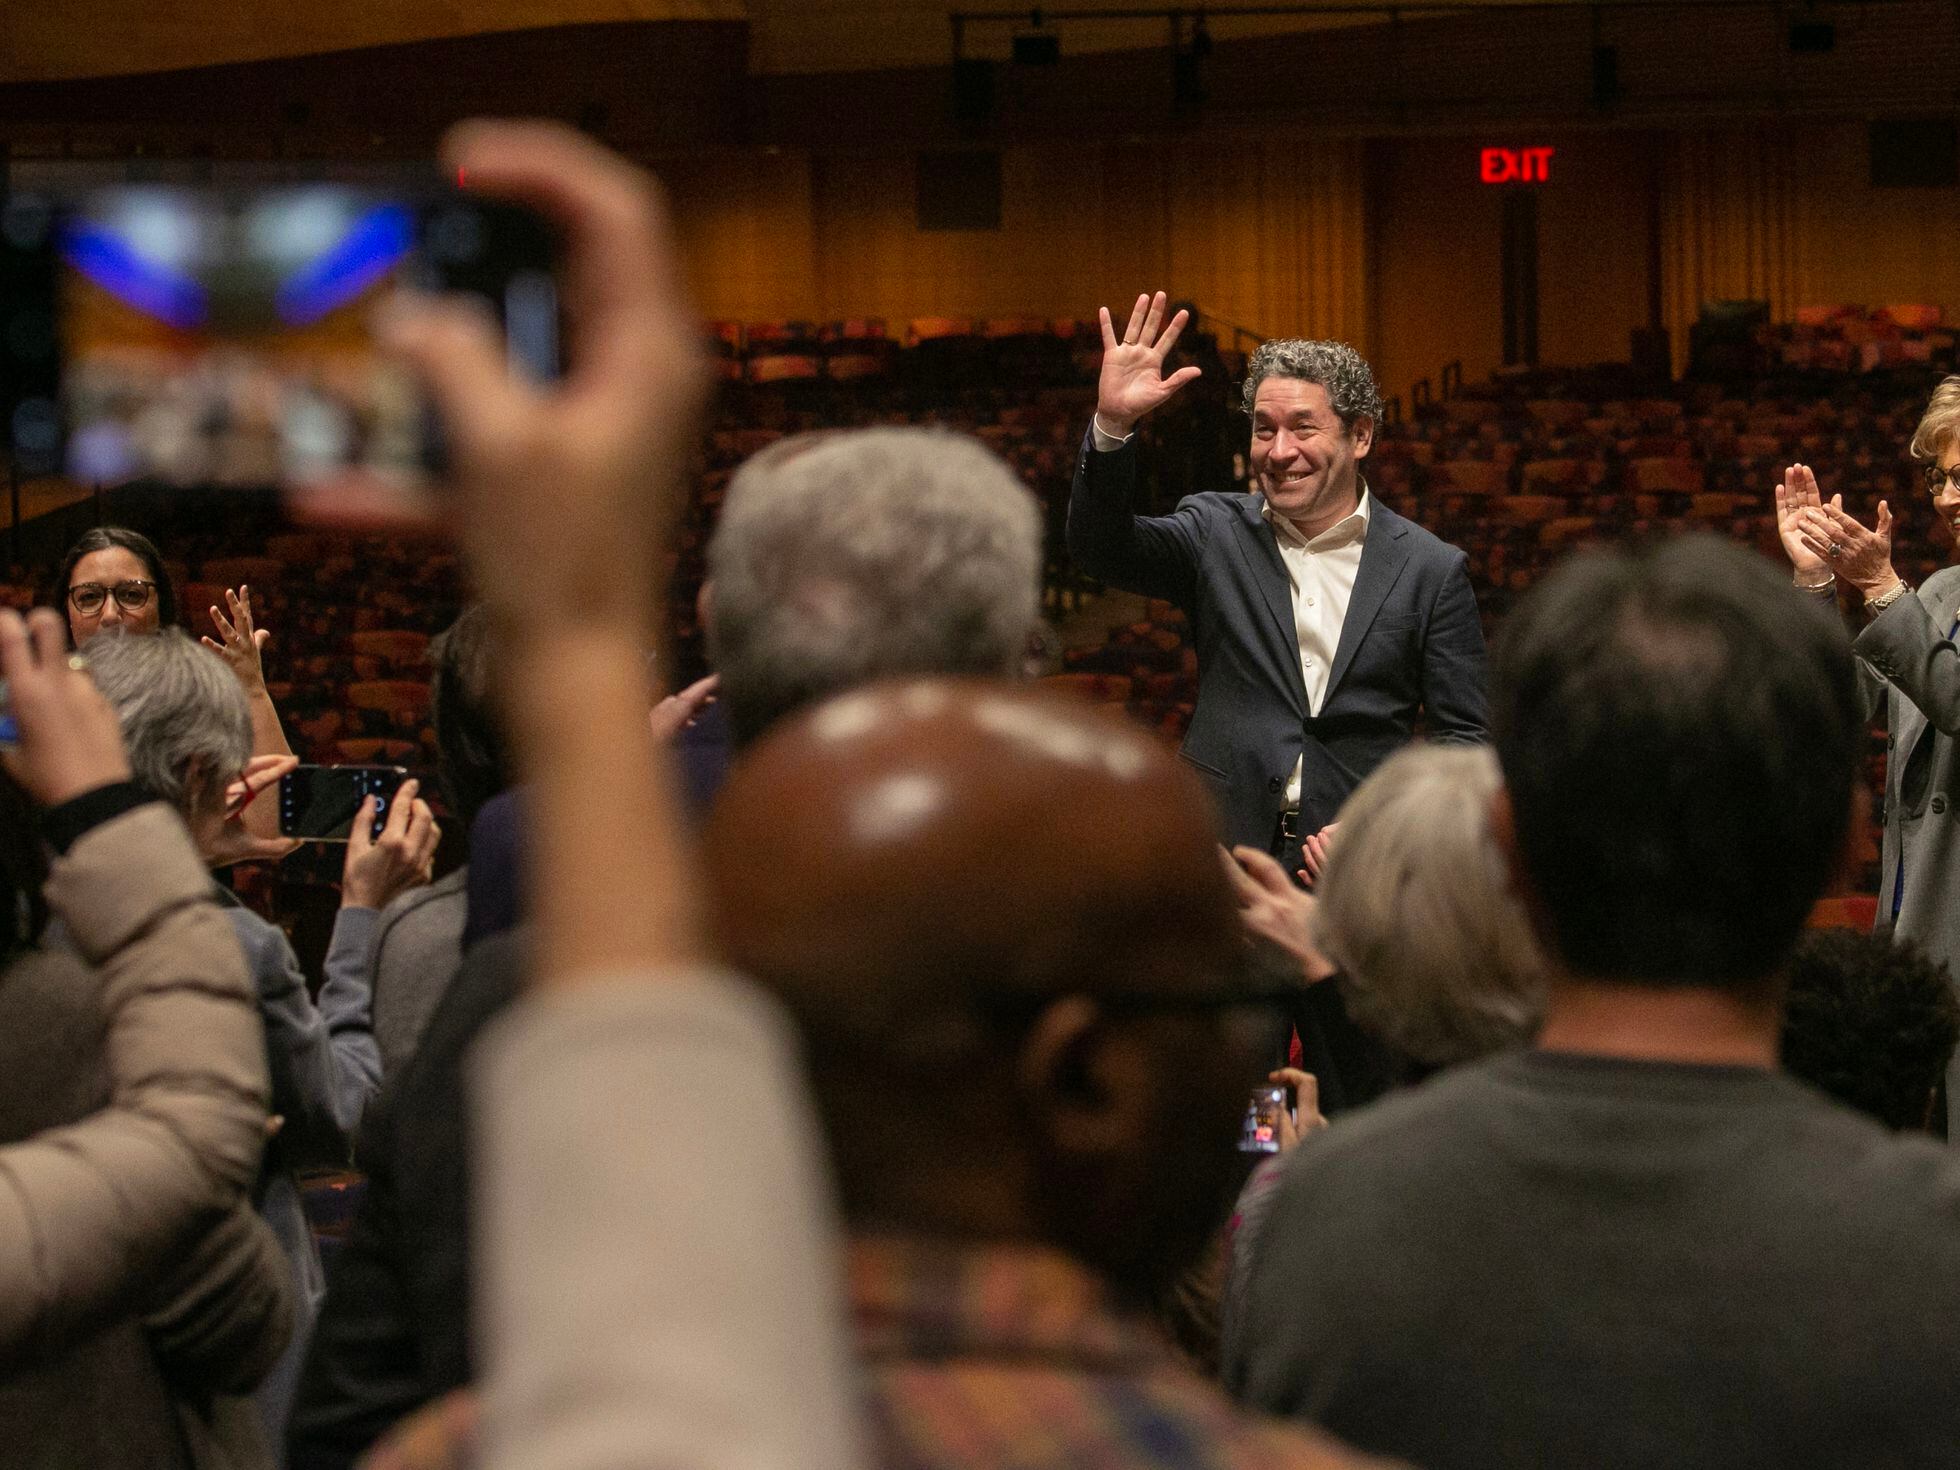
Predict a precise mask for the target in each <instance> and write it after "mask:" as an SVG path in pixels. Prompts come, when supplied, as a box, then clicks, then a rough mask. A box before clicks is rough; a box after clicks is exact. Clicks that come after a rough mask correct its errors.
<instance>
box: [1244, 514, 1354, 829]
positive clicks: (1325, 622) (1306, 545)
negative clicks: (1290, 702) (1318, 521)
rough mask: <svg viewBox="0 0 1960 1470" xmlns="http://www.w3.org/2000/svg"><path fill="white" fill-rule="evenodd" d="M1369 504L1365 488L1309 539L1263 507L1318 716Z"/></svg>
mask: <svg viewBox="0 0 1960 1470" xmlns="http://www.w3.org/2000/svg"><path fill="white" fill-rule="evenodd" d="M1372 513H1373V504H1372V502H1371V501H1370V499H1369V496H1368V487H1367V486H1366V485H1365V484H1364V485H1363V486H1362V487H1361V499H1360V500H1359V501H1358V502H1357V503H1356V505H1355V507H1354V509H1353V510H1352V511H1351V512H1350V513H1349V514H1347V515H1345V516H1343V517H1342V518H1341V519H1340V520H1338V521H1336V522H1335V523H1334V524H1333V525H1331V526H1329V527H1328V528H1327V529H1326V530H1324V531H1322V532H1321V533H1320V534H1319V535H1318V536H1315V537H1313V538H1312V539H1311V540H1309V539H1308V538H1307V537H1305V536H1302V535H1301V534H1300V532H1299V531H1298V530H1297V529H1296V528H1295V527H1294V525H1293V523H1292V522H1291V521H1289V520H1287V519H1286V518H1285V517H1284V516H1281V515H1276V514H1275V513H1274V511H1273V508H1272V506H1270V505H1268V506H1267V507H1266V508H1265V516H1266V523H1267V524H1268V525H1270V526H1271V527H1272V528H1273V537H1274V539H1275V540H1276V541H1278V542H1279V559H1280V560H1281V561H1282V562H1284V563H1285V564H1286V582H1287V586H1288V587H1289V588H1290V589H1291V591H1292V594H1293V631H1294V633H1295V634H1296V635H1297V637H1298V638H1299V642H1300V678H1301V680H1302V682H1303V683H1304V684H1305V685H1306V690H1307V713H1308V714H1310V715H1317V714H1319V713H1320V707H1321V705H1323V704H1324V703H1326V700H1327V681H1328V678H1329V677H1330V676H1331V675H1332V673H1333V671H1334V654H1335V653H1336V651H1337V650H1339V648H1340V646H1341V625H1342V624H1343V623H1345V622H1346V621H1347V610H1348V601H1349V599H1350V598H1352V597H1353V596H1354V579H1355V576H1356V574H1357V573H1359V572H1360V570H1361V547H1362V543H1363V542H1365V541H1366V540H1367V539H1368V519H1369V516H1370V515H1371V514H1372ZM1304 764H1305V757H1304V756H1303V757H1302V758H1301V759H1300V760H1297V761H1295V762H1294V763H1293V774H1292V775H1291V776H1289V777H1288V778H1287V781H1286V805H1287V807H1288V808H1289V809H1291V810H1293V811H1298V810H1299V809H1300V773H1301V768H1302V766H1303V765H1304Z"/></svg>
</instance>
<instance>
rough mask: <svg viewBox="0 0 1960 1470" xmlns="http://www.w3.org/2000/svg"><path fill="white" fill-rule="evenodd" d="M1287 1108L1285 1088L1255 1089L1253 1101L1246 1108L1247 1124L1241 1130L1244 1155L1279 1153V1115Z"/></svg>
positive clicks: (1241, 1147)
mask: <svg viewBox="0 0 1960 1470" xmlns="http://www.w3.org/2000/svg"><path fill="white" fill-rule="evenodd" d="M1285 1107H1286V1089H1285V1088H1284V1087H1255V1088H1254V1089H1253V1090H1252V1101H1251V1102H1249V1103H1247V1104H1246V1107H1245V1124H1244V1126H1243V1127H1242V1128H1241V1129H1240V1130H1239V1152H1240V1153H1242V1154H1276V1153H1278V1152H1279V1115H1280V1113H1281V1112H1282V1111H1283V1110H1284V1109H1285Z"/></svg>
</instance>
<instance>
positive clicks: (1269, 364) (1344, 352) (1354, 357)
mask: <svg viewBox="0 0 1960 1470" xmlns="http://www.w3.org/2000/svg"><path fill="white" fill-rule="evenodd" d="M1268 378H1297V379H1299V381H1301V382H1303V383H1318V384H1320V386H1321V387H1323V388H1325V389H1326V390H1327V397H1328V398H1329V400H1331V401H1332V403H1333V405H1334V412H1335V413H1337V414H1339V415H1340V416H1341V422H1342V423H1343V424H1345V425H1346V426H1347V427H1348V428H1350V429H1352V428H1353V427H1354V421H1355V420H1356V419H1362V418H1365V419H1367V420H1369V421H1370V422H1372V423H1380V422H1381V417H1382V395H1381V389H1379V388H1378V387H1376V386H1375V374H1374V370H1373V369H1371V368H1370V367H1369V366H1368V362H1367V359H1365V358H1364V357H1362V355H1361V354H1360V353H1358V352H1356V351H1355V350H1354V349H1353V348H1352V347H1350V346H1348V345H1347V343H1345V342H1312V341H1308V340H1307V339H1306V338H1304V337H1274V338H1273V339H1272V340H1271V341H1268V342H1261V343H1260V344H1259V347H1258V350H1257V351H1255V352H1254V353H1253V354H1252V360H1251V361H1250V362H1248V363H1247V364H1246V367H1245V411H1246V412H1247V413H1251V412H1252V400H1253V398H1254V397H1255V396H1256V395H1257V394H1258V392H1259V385H1260V384H1261V383H1263V382H1265V381H1266V379H1268Z"/></svg>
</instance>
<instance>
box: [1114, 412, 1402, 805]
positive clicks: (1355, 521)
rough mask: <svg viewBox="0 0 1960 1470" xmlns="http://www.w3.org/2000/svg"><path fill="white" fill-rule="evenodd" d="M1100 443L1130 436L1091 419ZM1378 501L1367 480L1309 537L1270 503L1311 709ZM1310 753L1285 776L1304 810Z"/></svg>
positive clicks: (1289, 800) (1317, 703)
mask: <svg viewBox="0 0 1960 1470" xmlns="http://www.w3.org/2000/svg"><path fill="white" fill-rule="evenodd" d="M1090 433H1091V435H1092V437H1093V438H1094V441H1095V445H1096V448H1097V449H1099V450H1101V451H1103V452H1104V453H1108V452H1109V451H1110V450H1112V449H1120V448H1122V447H1123V445H1124V444H1126V443H1127V442H1129V441H1128V437H1125V438H1123V439H1119V438H1117V437H1116V436H1115V435H1114V434H1110V433H1106V432H1104V430H1103V426H1102V424H1101V423H1100V422H1098V421H1096V420H1094V419H1092V420H1091V421H1090ZM1373 513H1374V506H1373V503H1372V501H1371V500H1370V498H1369V495H1368V485H1367V482H1366V481H1363V482H1362V486H1361V498H1360V500H1359V501H1358V502H1357V503H1356V505H1355V507H1354V510H1353V511H1352V512H1350V513H1349V514H1348V515H1346V516H1344V517H1342V518H1341V519H1340V520H1338V521H1336V522H1335V523H1334V524H1333V525H1331V526H1329V527H1328V528H1327V529H1326V530H1324V531H1322V532H1321V533H1320V534H1319V535H1318V536H1315V537H1313V538H1312V539H1311V540H1309V539H1308V538H1307V537H1304V536H1302V535H1301V534H1300V533H1299V531H1297V530H1296V529H1294V526H1293V523H1292V522H1291V521H1289V520H1287V519H1286V518H1285V517H1283V516H1279V515H1275V514H1274V513H1273V508H1272V506H1270V505H1268V506H1266V508H1265V516H1266V522H1267V524H1268V525H1270V526H1271V527H1272V528H1273V537H1274V539H1275V540H1276V541H1278V543H1279V558H1280V560H1281V561H1282V562H1284V563H1285V564H1286V581H1287V585H1288V587H1289V588H1290V589H1291V591H1292V596H1293V632H1294V634H1295V636H1296V637H1297V638H1298V639H1299V643H1300V678H1301V679H1302V681H1303V682H1304V683H1305V684H1306V690H1307V713H1308V714H1310V715H1317V714H1319V713H1320V707H1321V705H1322V704H1323V703H1325V701H1326V699H1327V681H1328V679H1329V677H1330V676H1331V675H1332V674H1333V672H1334V654H1335V653H1336V651H1337V650H1339V648H1340V646H1341V625H1342V624H1343V623H1345V622H1346V621H1347V610H1348V601H1349V599H1351V598H1352V597H1353V596H1354V579H1355V577H1356V575H1358V574H1359V572H1360V571H1361V548H1362V544H1363V543H1364V542H1366V541H1367V539H1368V520H1369V517H1370V516H1371V515H1373ZM1305 761H1306V758H1305V757H1304V756H1302V757H1301V758H1300V759H1299V760H1297V761H1295V762H1294V763H1293V774H1292V775H1291V776H1289V777H1288V778H1287V781H1286V805H1287V808H1288V809H1289V810H1291V811H1298V810H1299V809H1300V775H1301V770H1302V768H1303V766H1304V765H1305Z"/></svg>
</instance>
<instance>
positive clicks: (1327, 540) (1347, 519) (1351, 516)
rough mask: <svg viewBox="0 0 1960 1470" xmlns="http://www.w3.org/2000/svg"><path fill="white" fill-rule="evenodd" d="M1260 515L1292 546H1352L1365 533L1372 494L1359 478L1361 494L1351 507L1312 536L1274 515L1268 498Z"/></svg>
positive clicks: (1370, 515) (1372, 509)
mask: <svg viewBox="0 0 1960 1470" xmlns="http://www.w3.org/2000/svg"><path fill="white" fill-rule="evenodd" d="M1259 513H1260V514H1261V515H1263V516H1265V518H1266V523H1267V524H1268V525H1270V526H1271V527H1272V528H1273V532H1274V534H1275V535H1277V536H1279V537H1280V538H1281V539H1282V540H1285V541H1291V542H1292V543H1293V544H1294V545H1295V546H1304V547H1305V548H1306V549H1307V550H1308V551H1332V550H1334V549H1335V548H1336V547H1341V546H1351V545H1353V544H1354V543H1355V542H1357V541H1365V540H1366V539H1367V537H1368V525H1369V522H1370V521H1371V519H1372V518H1373V516H1374V513H1375V504H1374V497H1373V496H1372V495H1370V494H1369V493H1368V482H1367V481H1366V480H1363V481H1362V482H1361V498H1360V499H1359V500H1358V501H1356V502H1355V506H1354V509H1353V510H1352V511H1350V512H1349V513H1348V514H1347V515H1345V516H1343V517H1341V519H1340V520H1338V521H1336V522H1334V524H1333V525H1331V526H1329V527H1328V528H1327V529H1326V530H1324V531H1322V532H1321V533H1320V534H1319V535H1318V536H1315V537H1314V538H1313V539H1312V540H1309V539H1307V538H1306V537H1305V536H1302V535H1301V534H1300V532H1299V529H1298V528H1297V527H1296V526H1295V525H1294V524H1293V523H1292V522H1291V521H1289V520H1287V519H1286V517H1284V516H1281V515H1276V514H1274V512H1273V507H1272V505H1271V503H1270V502H1267V503H1266V504H1263V505H1262V506H1261V507H1260V512H1259Z"/></svg>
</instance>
